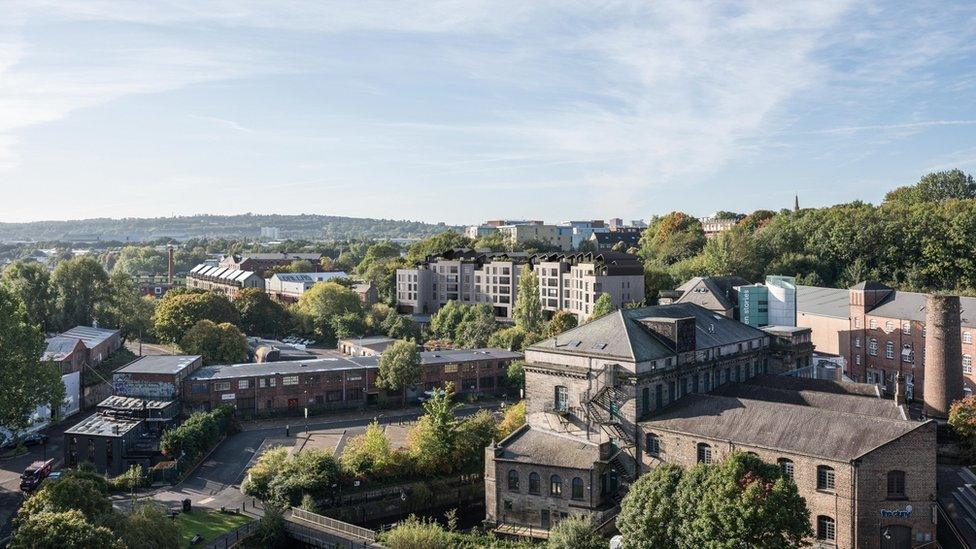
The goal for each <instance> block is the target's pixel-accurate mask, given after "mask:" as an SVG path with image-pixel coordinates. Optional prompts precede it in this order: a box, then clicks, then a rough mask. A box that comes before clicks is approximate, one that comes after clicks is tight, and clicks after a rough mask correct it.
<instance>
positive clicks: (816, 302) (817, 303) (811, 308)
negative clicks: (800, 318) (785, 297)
mask: <svg viewBox="0 0 976 549" xmlns="http://www.w3.org/2000/svg"><path fill="white" fill-rule="evenodd" d="M796 312H797V314H809V315H816V316H829V317H834V318H849V317H850V315H851V311H850V292H849V291H847V290H844V289H841V288H820V287H818V286H801V285H797V286H796Z"/></svg>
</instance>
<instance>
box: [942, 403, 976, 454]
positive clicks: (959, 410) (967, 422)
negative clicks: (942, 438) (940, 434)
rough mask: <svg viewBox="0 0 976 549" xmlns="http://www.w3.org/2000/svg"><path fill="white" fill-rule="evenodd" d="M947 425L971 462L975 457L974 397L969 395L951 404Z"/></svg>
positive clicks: (975, 407)
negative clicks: (957, 438)
mask: <svg viewBox="0 0 976 549" xmlns="http://www.w3.org/2000/svg"><path fill="white" fill-rule="evenodd" d="M949 425H951V426H952V429H953V431H955V432H956V435H957V436H958V437H959V441H960V442H961V446H962V448H963V451H964V452H965V453H966V455H967V456H968V459H969V460H970V461H972V460H973V458H974V457H976V396H974V395H969V396H967V397H963V398H962V399H961V400H957V401H955V402H953V403H952V406H950V407H949Z"/></svg>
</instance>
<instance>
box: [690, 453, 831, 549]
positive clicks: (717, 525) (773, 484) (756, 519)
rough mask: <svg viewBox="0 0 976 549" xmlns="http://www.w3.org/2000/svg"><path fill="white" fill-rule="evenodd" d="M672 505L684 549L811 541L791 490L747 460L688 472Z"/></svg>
mask: <svg viewBox="0 0 976 549" xmlns="http://www.w3.org/2000/svg"><path fill="white" fill-rule="evenodd" d="M676 505H677V507H678V512H679V513H680V514H681V521H680V523H679V525H678V532H679V534H678V536H679V537H678V539H680V540H681V546H683V547H688V548H693V547H703V546H708V547H716V548H728V549H732V548H738V547H768V548H770V549H791V548H794V547H799V546H801V545H802V544H803V541H804V539H806V538H808V537H810V536H812V535H813V531H812V529H811V528H810V513H809V511H808V510H807V506H806V502H805V501H804V499H803V498H802V497H801V496H800V494H799V493H798V492H797V489H796V484H795V483H794V482H793V481H792V480H790V479H788V478H785V477H784V476H783V474H782V471H781V470H780V468H779V466H777V465H775V464H769V463H765V462H763V461H762V460H761V459H759V458H758V457H756V456H754V455H751V454H742V453H739V452H733V453H732V454H731V455H730V456H729V457H728V458H726V459H725V460H724V461H722V462H720V463H717V464H698V465H696V466H695V467H692V468H691V469H690V470H689V471H688V472H687V473H685V474H684V476H683V477H682V478H681V481H680V482H679V485H678V497H677V498H676Z"/></svg>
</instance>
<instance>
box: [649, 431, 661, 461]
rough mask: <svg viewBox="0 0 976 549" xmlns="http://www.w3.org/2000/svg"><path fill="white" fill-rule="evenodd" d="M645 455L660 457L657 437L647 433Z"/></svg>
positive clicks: (659, 444)
mask: <svg viewBox="0 0 976 549" xmlns="http://www.w3.org/2000/svg"><path fill="white" fill-rule="evenodd" d="M646 440H647V444H646V446H647V453H648V455H651V456H659V455H661V439H659V438H658V436H657V435H655V434H651V433H647V439H646Z"/></svg>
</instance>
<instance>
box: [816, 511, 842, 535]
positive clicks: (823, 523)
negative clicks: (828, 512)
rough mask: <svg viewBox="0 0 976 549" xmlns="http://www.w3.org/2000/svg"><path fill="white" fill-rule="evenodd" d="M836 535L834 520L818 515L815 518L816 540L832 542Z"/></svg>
mask: <svg viewBox="0 0 976 549" xmlns="http://www.w3.org/2000/svg"><path fill="white" fill-rule="evenodd" d="M836 535H837V527H836V525H834V519H832V518H830V517H828V516H824V515H820V516H818V517H817V539H819V540H822V541H834V539H835V537H836Z"/></svg>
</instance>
